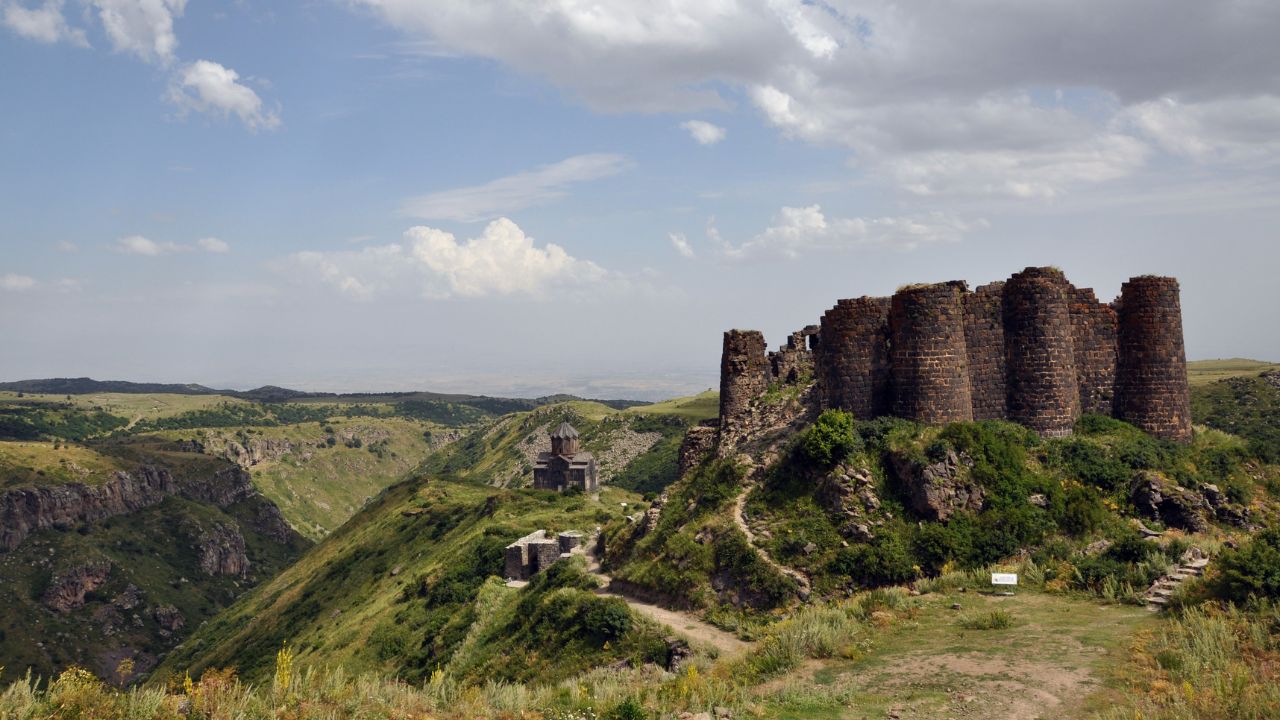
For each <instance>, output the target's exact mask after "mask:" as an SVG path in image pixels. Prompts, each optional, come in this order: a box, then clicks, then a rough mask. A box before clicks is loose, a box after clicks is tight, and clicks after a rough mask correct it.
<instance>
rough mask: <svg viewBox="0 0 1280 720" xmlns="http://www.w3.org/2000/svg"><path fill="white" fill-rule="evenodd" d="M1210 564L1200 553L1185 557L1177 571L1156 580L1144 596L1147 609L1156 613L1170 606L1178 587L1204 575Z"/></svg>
mask: <svg viewBox="0 0 1280 720" xmlns="http://www.w3.org/2000/svg"><path fill="white" fill-rule="evenodd" d="M1188 555H1190V553H1188ZM1208 564H1209V558H1207V557H1203V556H1200V555H1199V554H1198V553H1197V554H1195V555H1193V556H1190V557H1188V556H1183V558H1182V564H1181V565H1179V566H1178V569H1177V570H1174V571H1173V572H1171V573H1169V574H1168V575H1165V576H1164V577H1162V578H1160V579H1159V580H1156V581H1155V582H1154V583H1152V585H1151V588H1150V589H1148V590H1147V592H1146V595H1145V596H1144V597H1146V599H1147V609H1148V610H1152V611H1156V610H1160V609H1161V608H1163V607H1165V606H1166V605H1168V604H1169V599H1170V598H1172V597H1173V593H1174V592H1175V591H1176V590H1177V589H1178V586H1180V585H1182V583H1184V582H1186V581H1187V580H1188V579H1190V578H1193V577H1199V576H1200V575H1203V574H1204V569H1205V566H1207V565H1208Z"/></svg>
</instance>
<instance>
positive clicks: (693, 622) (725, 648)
mask: <svg viewBox="0 0 1280 720" xmlns="http://www.w3.org/2000/svg"><path fill="white" fill-rule="evenodd" d="M588 547H595V538H594V537H593V538H591V540H590V541H589V542H588ZM587 574H589V575H590V576H591V577H593V578H595V580H596V582H598V583H600V589H599V590H597V591H596V592H597V593H599V594H600V595H606V596H608V597H616V598H620V599H621V600H622V601H623V602H625V603H626V604H627V607H629V608H631V609H632V610H635V611H636V612H638V613H640V614H641V615H644V616H645V617H647V618H649V619H650V620H653V621H654V622H656V623H658V624H659V625H666V626H667V627H669V628H671V629H672V630H673V631H674V632H676V633H677V634H679V635H683V636H685V637H686V638H688V639H690V640H693V641H694V642H696V643H701V644H703V645H710V646H711V647H713V648H715V649H716V650H717V651H718V652H719V654H720V657H721V658H724V657H727V656H729V655H737V654H739V653H743V652H746V651H747V650H749V649H750V648H751V643H749V642H746V641H744V640H741V639H739V638H738V636H736V635H734V634H733V633H729V632H726V631H724V630H721V629H720V628H718V627H716V626H715V625H712V624H710V623H707V622H703V621H702V620H701V619H699V618H697V617H695V616H694V615H692V614H690V613H687V612H681V611H679V610H671V609H668V608H664V607H662V606H660V605H654V604H653V603H649V602H644V601H641V600H637V599H636V598H633V597H629V596H627V595H624V594H623V593H620V592H618V591H617V590H616V589H611V586H612V585H613V578H611V577H609V576H608V575H605V574H604V573H602V572H600V560H599V558H597V557H596V556H595V554H594V553H592V552H588V553H587Z"/></svg>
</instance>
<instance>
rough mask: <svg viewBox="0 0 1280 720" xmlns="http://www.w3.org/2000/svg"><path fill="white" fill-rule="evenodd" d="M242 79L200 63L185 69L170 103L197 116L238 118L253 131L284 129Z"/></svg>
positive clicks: (175, 83) (173, 88)
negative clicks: (209, 115)
mask: <svg viewBox="0 0 1280 720" xmlns="http://www.w3.org/2000/svg"><path fill="white" fill-rule="evenodd" d="M239 78H240V75H239V73H237V72H236V71H235V70H232V69H231V68H228V67H224V66H222V65H219V64H218V63H216V62H211V61H209V60H197V61H196V62H193V63H191V64H189V65H186V66H184V67H183V68H182V69H181V70H179V71H178V72H177V74H176V75H175V76H174V78H173V81H172V82H171V83H170V86H169V99H170V100H171V101H172V102H173V103H174V104H175V105H177V106H178V107H179V108H180V109H181V110H182V111H183V112H186V111H189V110H195V111H196V112H202V113H209V114H212V115H218V116H221V117H222V118H224V119H225V118H228V117H230V116H231V115H235V116H236V117H238V118H239V119H240V122H242V123H244V125H245V127H247V128H249V129H250V130H258V129H266V130H272V129H275V128H277V127H279V126H280V116H279V114H278V113H276V112H275V111H271V110H267V109H265V108H264V107H263V103H262V98H260V97H258V94H257V93H256V92H254V91H253V89H252V88H250V87H249V86H247V85H244V84H242V83H241V82H239Z"/></svg>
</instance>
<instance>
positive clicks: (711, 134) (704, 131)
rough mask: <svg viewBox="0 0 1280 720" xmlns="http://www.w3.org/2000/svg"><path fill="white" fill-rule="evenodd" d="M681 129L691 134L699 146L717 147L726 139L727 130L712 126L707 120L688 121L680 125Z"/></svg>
mask: <svg viewBox="0 0 1280 720" xmlns="http://www.w3.org/2000/svg"><path fill="white" fill-rule="evenodd" d="M680 127H682V128H684V129H685V130H687V131H688V132H689V136H690V137H692V138H693V139H694V140H696V141H697V143H698V144H699V145H715V144H716V143H718V142H720V141H721V140H723V139H724V137H725V134H726V133H725V129H724V128H722V127H720V126H719V125H712V124H711V123H709V122H706V121H705V120H686V121H685V122H682V123H680Z"/></svg>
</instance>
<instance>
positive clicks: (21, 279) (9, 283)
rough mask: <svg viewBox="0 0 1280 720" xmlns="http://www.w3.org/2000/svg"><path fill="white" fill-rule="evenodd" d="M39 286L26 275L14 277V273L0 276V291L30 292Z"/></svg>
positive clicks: (33, 279)
mask: <svg viewBox="0 0 1280 720" xmlns="http://www.w3.org/2000/svg"><path fill="white" fill-rule="evenodd" d="M36 285H39V283H38V282H36V279H35V278H33V277H28V276H26V275H16V274H14V273H5V274H4V275H0V290H9V291H11V292H22V291H24V290H30V289H31V288H33V287H35V286H36Z"/></svg>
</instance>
